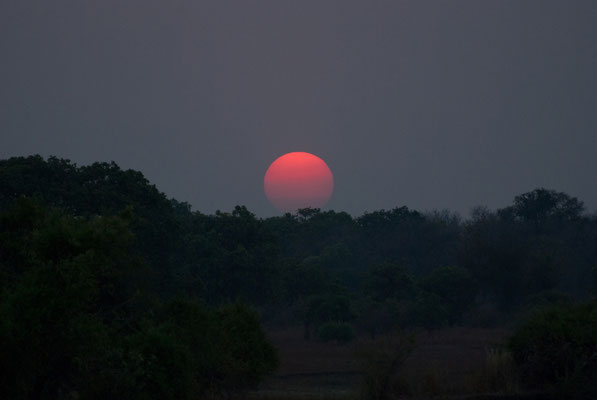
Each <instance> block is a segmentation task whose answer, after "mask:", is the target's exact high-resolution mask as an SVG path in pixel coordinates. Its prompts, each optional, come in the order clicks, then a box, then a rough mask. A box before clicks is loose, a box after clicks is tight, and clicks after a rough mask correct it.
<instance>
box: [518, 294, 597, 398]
mask: <svg viewBox="0 0 597 400" xmlns="http://www.w3.org/2000/svg"><path fill="white" fill-rule="evenodd" d="M510 348H511V350H512V353H513V356H514V360H515V361H516V363H517V364H518V365H519V366H520V370H521V374H522V378H523V380H524V382H525V384H526V385H528V386H530V387H532V388H537V387H539V388H541V387H545V386H555V387H554V389H555V390H557V391H559V397H563V396H566V397H569V398H575V399H582V398H586V399H592V398H595V396H597V302H594V301H593V302H592V303H586V304H579V305H576V306H573V305H570V304H560V305H555V306H552V307H549V308H547V309H543V310H541V311H538V312H536V313H535V314H534V315H532V316H531V317H530V318H529V319H528V320H527V321H525V323H524V324H523V325H522V326H521V327H520V328H518V330H517V331H516V333H515V335H514V336H513V337H512V338H511V340H510Z"/></svg>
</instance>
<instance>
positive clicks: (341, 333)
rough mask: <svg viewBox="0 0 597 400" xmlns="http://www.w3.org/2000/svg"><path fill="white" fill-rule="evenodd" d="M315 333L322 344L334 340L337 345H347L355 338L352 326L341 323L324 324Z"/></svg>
mask: <svg viewBox="0 0 597 400" xmlns="http://www.w3.org/2000/svg"><path fill="white" fill-rule="evenodd" d="M317 333H318V334H319V338H320V339H321V340H323V341H324V342H331V341H332V340H335V341H337V342H338V343H348V342H350V341H352V340H353V339H354V337H355V334H354V329H353V327H352V325H351V324H349V323H347V322H341V321H330V322H326V323H324V324H323V325H321V326H320V327H319V329H318V330H317Z"/></svg>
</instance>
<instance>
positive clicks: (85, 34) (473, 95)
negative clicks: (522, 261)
mask: <svg viewBox="0 0 597 400" xmlns="http://www.w3.org/2000/svg"><path fill="white" fill-rule="evenodd" d="M290 151H307V152H310V153H313V154H316V155H318V156H320V157H321V158H323V159H324V160H325V161H326V162H327V163H328V165H329V166H330V168H331V170H332V172H333V173H334V177H335V192H334V195H333V197H332V200H331V201H330V202H329V204H328V208H332V209H335V210H344V211H348V212H350V213H352V214H355V215H359V214H361V213H362V212H364V211H366V210H368V211H373V210H376V209H380V208H386V209H388V208H393V207H395V206H402V205H407V206H408V207H410V208H415V209H419V210H429V209H434V208H447V209H451V210H454V211H459V212H461V213H463V214H465V215H466V214H467V213H468V211H469V209H470V208H471V207H472V206H475V205H486V206H488V207H490V208H496V207H502V206H506V205H508V204H509V203H510V202H511V200H512V199H513V197H514V196H515V195H517V194H521V193H524V192H526V191H529V190H532V189H534V188H536V187H539V186H544V187H547V188H551V189H556V190H560V191H565V192H567V193H568V194H570V195H573V196H576V197H578V198H580V199H581V200H583V201H585V203H586V205H587V206H588V208H589V210H593V211H594V210H596V209H597V185H596V179H595V178H596V177H597V161H596V160H597V1H594V0H589V1H571V0H561V1H548V0H537V1H524V0H511V1H506V0H494V1H489V0H486V1H483V0H471V1H421V0H413V1H371V0H367V1H365V0H362V1H354V0H339V1H325V0H314V1H305V0H302V1H296V0H271V1H257V0H253V1H245V0H238V1H223V0H217V1H213V2H211V1H209V2H208V1H199V0H193V1H191V0H189V1H176V0H171V1H156V0H139V1H130V0H101V1H92V0H90V1H80V0H73V1H60V0H55V1H47V0H40V1H30V0H2V1H0V158H8V157H11V156H17V155H29V154H36V153H39V154H41V155H43V156H48V155H56V156H58V157H63V158H68V159H71V160H72V161H74V162H76V163H78V164H88V163H91V162H93V161H111V160H114V161H116V162H117V163H118V164H119V165H120V166H121V167H123V168H133V169H138V170H141V171H142V172H143V173H144V174H145V176H146V177H147V178H148V179H149V180H150V181H151V182H153V183H155V184H156V185H157V186H158V188H159V189H161V190H162V191H164V192H165V193H166V194H167V195H168V196H170V197H175V198H177V199H178V200H182V201H188V202H189V203H191V204H192V205H193V207H194V209H198V210H200V211H203V212H208V213H211V212H213V211H215V210H216V209H221V210H230V209H231V208H232V207H233V206H234V205H235V204H245V205H246V206H247V207H248V208H249V209H250V210H252V211H253V212H255V213H256V214H257V215H259V216H269V215H274V214H276V211H275V209H274V208H273V207H272V206H270V205H269V203H268V202H267V199H266V198H265V195H264V193H263V176H264V174H265V171H266V169H267V167H268V165H269V164H270V163H271V162H272V161H273V160H274V159H275V158H277V157H278V156H280V155H282V154H284V153H287V152H290Z"/></svg>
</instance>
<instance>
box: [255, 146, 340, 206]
mask: <svg viewBox="0 0 597 400" xmlns="http://www.w3.org/2000/svg"><path fill="white" fill-rule="evenodd" d="M263 185H264V189H265V195H266V196H267V198H268V200H269V201H270V202H271V203H272V204H273V205H274V206H275V207H276V208H277V209H278V210H280V211H283V212H295V211H296V210H298V209H300V208H306V207H314V208H320V207H323V206H324V205H325V204H326V203H327V202H328V200H329V199H330V197H331V196H332V192H333V190H334V177H333V175H332V171H330V168H329V167H328V166H327V164H326V163H325V162H324V161H323V160H322V159H321V158H319V157H317V156H315V155H313V154H310V153H304V152H293V153H288V154H285V155H283V156H281V157H279V158H278V159H276V160H275V161H274V162H273V163H272V164H271V165H270V166H269V168H268V170H267V172H266V173H265V178H264V182H263Z"/></svg>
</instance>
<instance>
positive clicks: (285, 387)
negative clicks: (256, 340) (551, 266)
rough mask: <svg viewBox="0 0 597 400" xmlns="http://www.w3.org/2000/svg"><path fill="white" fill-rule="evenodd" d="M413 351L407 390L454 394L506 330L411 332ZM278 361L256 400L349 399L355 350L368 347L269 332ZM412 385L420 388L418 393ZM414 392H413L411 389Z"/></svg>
mask: <svg viewBox="0 0 597 400" xmlns="http://www.w3.org/2000/svg"><path fill="white" fill-rule="evenodd" d="M412 333H413V334H414V335H415V337H416V344H415V348H414V350H413V351H412V353H411V354H410V356H409V357H408V358H407V359H406V361H405V363H404V365H403V367H402V369H401V372H400V374H401V375H402V376H404V377H405V378H406V379H408V380H409V381H410V382H411V383H412V385H413V386H412V387H411V390H415V391H416V392H421V393H422V392H425V391H426V390H427V389H431V391H432V392H433V393H436V394H441V393H442V392H447V393H446V394H455V393H456V392H457V391H458V390H459V389H461V388H462V387H464V386H466V385H470V382H471V377H472V376H473V375H474V374H475V373H476V372H477V371H479V370H482V369H483V368H484V366H485V363H486V359H487V354H488V352H489V351H490V349H494V348H496V347H499V346H501V345H502V343H503V342H504V340H505V339H506V338H507V335H508V331H507V330H505V329H482V328H446V329H442V330H438V331H434V332H425V331H421V332H412ZM269 337H270V339H271V340H272V342H273V343H274V344H275V346H276V347H277V349H278V351H279V355H280V368H279V370H278V372H277V374H276V375H275V376H274V377H272V378H270V379H269V380H268V381H267V382H266V383H265V384H264V385H263V386H262V388H261V389H260V391H259V392H258V393H256V395H258V396H259V397H265V398H272V399H273V398H321V399H323V398H325V399H334V398H350V397H354V396H355V395H356V393H358V387H359V382H360V377H361V371H360V369H361V367H360V363H359V359H358V356H357V354H358V349H359V348H362V347H363V346H364V345H367V344H371V340H370V339H369V338H367V337H360V338H359V339H358V340H357V341H355V342H353V343H351V344H347V345H337V344H326V343H322V342H320V341H317V340H315V339H311V340H305V339H304V338H303V335H302V330H301V329H298V328H291V329H285V330H276V331H271V332H269ZM417 385H423V386H425V387H420V388H417ZM413 388H414V389H413Z"/></svg>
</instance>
